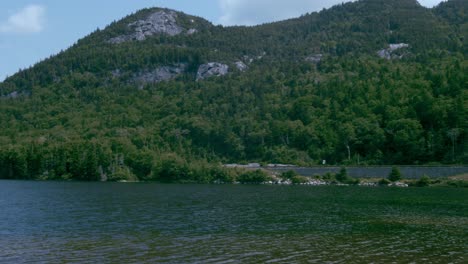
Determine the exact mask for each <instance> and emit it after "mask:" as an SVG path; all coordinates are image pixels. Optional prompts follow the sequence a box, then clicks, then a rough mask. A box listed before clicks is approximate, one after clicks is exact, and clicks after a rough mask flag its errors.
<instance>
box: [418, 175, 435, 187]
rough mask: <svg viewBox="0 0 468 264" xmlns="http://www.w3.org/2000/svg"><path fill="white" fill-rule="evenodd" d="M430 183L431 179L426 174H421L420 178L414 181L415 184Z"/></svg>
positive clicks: (422, 185)
mask: <svg viewBox="0 0 468 264" xmlns="http://www.w3.org/2000/svg"><path fill="white" fill-rule="evenodd" d="M430 184H431V180H430V179H429V177H427V176H426V175H424V176H422V177H421V179H419V180H417V181H416V186H418V187H427V186H429V185H430Z"/></svg>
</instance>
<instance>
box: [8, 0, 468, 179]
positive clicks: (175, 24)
mask: <svg viewBox="0 0 468 264" xmlns="http://www.w3.org/2000/svg"><path fill="white" fill-rule="evenodd" d="M466 6H467V1H464V0H449V1H447V2H444V3H442V4H440V5H439V6H437V7H435V8H433V9H427V8H424V7H422V6H420V5H419V4H418V3H417V1H415V0H361V1H357V2H352V3H347V4H342V5H338V6H335V7H333V8H330V9H327V10H323V11H321V12H319V13H311V14H305V15H303V16H301V17H299V18H296V19H290V20H286V21H281V22H275V23H270V24H264V25H259V26H254V27H222V26H215V25H212V24H211V23H210V22H208V21H206V20H204V19H202V18H199V17H193V16H190V15H186V14H183V13H179V12H175V11H172V10H167V9H159V8H151V9H145V10H142V11H139V12H137V13H135V14H132V15H130V16H128V17H126V18H124V19H123V20H120V21H117V22H113V23H112V24H110V25H109V26H108V27H107V28H105V29H104V30H97V31H96V32H93V33H92V34H90V35H89V36H87V37H85V38H83V39H81V40H79V41H78V42H77V43H76V44H75V45H74V46H72V47H71V48H69V49H68V50H66V51H63V52H61V53H60V54H58V55H56V56H53V57H51V58H49V59H47V60H44V61H42V62H40V63H38V64H37V65H35V66H34V67H32V68H30V69H25V70H22V71H20V72H18V73H17V74H15V75H14V76H11V77H10V78H8V79H6V80H5V81H4V82H3V83H0V178H28V179H35V178H41V179H78V180H100V179H108V180H122V179H126V180H134V179H140V180H162V181H174V180H175V181H199V182H203V181H212V180H214V179H218V178H223V177H227V176H226V172H225V171H223V170H222V169H220V168H219V164H221V163H232V162H234V163H242V162H261V163H288V164H297V165H314V164H321V163H322V161H323V160H326V161H327V164H339V165H341V164H346V165H382V164H386V165H389V164H390V165H392V164H414V165H416V164H436V163H437V164H439V163H441V164H455V163H465V164H466V163H468V153H467V149H468V142H467V141H468V140H467V129H468V124H467V120H468V118H467V113H466V111H467V109H468V107H467V99H468V89H467V87H468V74H467V72H468V61H467V59H466V56H467V51H468V50H467V37H466V36H467V31H468V23H467V18H466V14H465V10H466Z"/></svg>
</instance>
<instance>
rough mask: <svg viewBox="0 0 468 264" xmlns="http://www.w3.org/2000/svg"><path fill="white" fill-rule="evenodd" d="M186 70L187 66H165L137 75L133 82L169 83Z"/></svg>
mask: <svg viewBox="0 0 468 264" xmlns="http://www.w3.org/2000/svg"><path fill="white" fill-rule="evenodd" d="M186 68H187V65H186V64H179V65H174V66H163V67H159V68H156V69H154V70H152V71H144V72H140V73H138V74H137V75H135V77H134V78H133V80H134V81H135V82H137V83H158V82H162V81H169V80H172V79H174V78H176V77H177V76H179V75H180V74H183V73H184V72H185V69H186Z"/></svg>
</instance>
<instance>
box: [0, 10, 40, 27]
mask: <svg viewBox="0 0 468 264" xmlns="http://www.w3.org/2000/svg"><path fill="white" fill-rule="evenodd" d="M44 21H45V8H44V7H43V6H40V5H28V6H26V7H24V8H23V9H21V10H19V11H18V12H16V13H14V14H12V15H11V16H10V17H9V18H8V20H7V21H5V22H2V23H0V33H23V34H24V33H39V32H41V31H42V30H43V29H44Z"/></svg>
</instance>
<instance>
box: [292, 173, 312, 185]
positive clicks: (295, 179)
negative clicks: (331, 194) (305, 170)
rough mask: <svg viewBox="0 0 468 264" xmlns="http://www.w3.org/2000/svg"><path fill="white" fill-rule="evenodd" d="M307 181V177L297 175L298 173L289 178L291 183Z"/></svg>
mask: <svg viewBox="0 0 468 264" xmlns="http://www.w3.org/2000/svg"><path fill="white" fill-rule="evenodd" d="M308 181H309V179H308V178H307V177H304V176H299V175H297V176H294V177H292V178H291V182H292V183H293V184H301V183H306V182H308Z"/></svg>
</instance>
